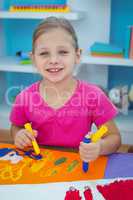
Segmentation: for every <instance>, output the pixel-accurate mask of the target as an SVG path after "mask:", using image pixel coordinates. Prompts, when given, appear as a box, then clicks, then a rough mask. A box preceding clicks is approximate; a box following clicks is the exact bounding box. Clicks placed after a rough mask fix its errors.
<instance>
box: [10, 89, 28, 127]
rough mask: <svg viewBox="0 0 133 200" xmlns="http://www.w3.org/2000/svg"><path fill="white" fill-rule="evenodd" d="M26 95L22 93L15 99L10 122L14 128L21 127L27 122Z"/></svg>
mask: <svg viewBox="0 0 133 200" xmlns="http://www.w3.org/2000/svg"><path fill="white" fill-rule="evenodd" d="M25 97H26V95H25V93H24V92H21V93H20V94H19V95H18V96H17V97H16V99H15V102H14V104H13V107H12V110H11V113H10V121H11V123H12V124H14V125H16V126H23V125H24V124H25V123H26V122H27V121H28V119H27V117H26V112H25V111H26V102H25V100H26V98H25Z"/></svg>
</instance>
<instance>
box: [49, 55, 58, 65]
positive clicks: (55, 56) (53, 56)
mask: <svg viewBox="0 0 133 200" xmlns="http://www.w3.org/2000/svg"><path fill="white" fill-rule="evenodd" d="M50 63H51V64H56V63H58V56H57V55H56V54H54V55H51V56H50Z"/></svg>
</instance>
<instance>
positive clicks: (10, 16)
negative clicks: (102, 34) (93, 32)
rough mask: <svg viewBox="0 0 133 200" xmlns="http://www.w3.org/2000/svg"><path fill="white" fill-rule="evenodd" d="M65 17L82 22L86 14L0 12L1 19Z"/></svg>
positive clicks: (74, 12)
mask: <svg viewBox="0 0 133 200" xmlns="http://www.w3.org/2000/svg"><path fill="white" fill-rule="evenodd" d="M50 16H55V17H65V18H66V19H68V20H80V19H82V18H84V17H85V12H76V11H73V12H69V13H57V12H55V13H54V12H53V13H51V12H49V13H44V12H9V11H0V18H1V19H44V18H46V17H50Z"/></svg>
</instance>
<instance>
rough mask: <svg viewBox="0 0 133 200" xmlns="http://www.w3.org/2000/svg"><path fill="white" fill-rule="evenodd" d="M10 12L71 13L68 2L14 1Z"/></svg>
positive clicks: (43, 0) (60, 0) (65, 0)
mask: <svg viewBox="0 0 133 200" xmlns="http://www.w3.org/2000/svg"><path fill="white" fill-rule="evenodd" d="M9 11H10V12H63V13H66V12H70V8H69V6H68V5H67V0H21V1H20V0H12V2H11V5H10V7H9Z"/></svg>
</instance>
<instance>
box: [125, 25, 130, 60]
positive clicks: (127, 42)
mask: <svg viewBox="0 0 133 200" xmlns="http://www.w3.org/2000/svg"><path fill="white" fill-rule="evenodd" d="M130 37H131V27H129V26H128V27H127V28H126V34H125V49H124V57H125V58H129V50H130Z"/></svg>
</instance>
